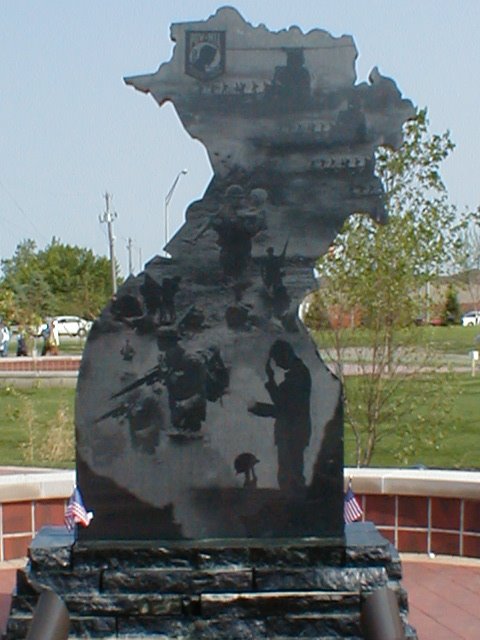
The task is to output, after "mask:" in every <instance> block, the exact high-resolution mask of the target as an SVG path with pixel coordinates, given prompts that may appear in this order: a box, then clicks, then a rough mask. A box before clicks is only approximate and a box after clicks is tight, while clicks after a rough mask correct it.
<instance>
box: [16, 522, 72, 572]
mask: <svg viewBox="0 0 480 640" xmlns="http://www.w3.org/2000/svg"><path fill="white" fill-rule="evenodd" d="M41 532H42V533H41V535H37V536H35V537H34V539H33V540H32V542H31V544H30V547H29V550H28V557H29V559H30V562H31V563H32V565H33V566H37V565H38V566H43V567H45V568H49V569H51V570H53V571H54V570H56V569H58V568H62V569H63V568H65V567H69V566H70V564H71V549H72V545H73V543H74V539H75V538H74V533H73V532H70V531H68V530H67V528H66V527H62V526H49V527H43V528H42V530H41Z"/></svg>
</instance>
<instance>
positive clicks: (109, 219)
mask: <svg viewBox="0 0 480 640" xmlns="http://www.w3.org/2000/svg"><path fill="white" fill-rule="evenodd" d="M104 198H105V211H104V213H103V216H99V220H100V222H106V223H107V229H108V246H109V248H110V266H111V270H112V291H113V295H115V294H116V293H117V265H116V262H115V236H114V235H113V221H114V220H115V219H116V217H117V214H116V212H115V211H110V201H111V199H112V196H111V195H110V194H109V193H105V195H104Z"/></svg>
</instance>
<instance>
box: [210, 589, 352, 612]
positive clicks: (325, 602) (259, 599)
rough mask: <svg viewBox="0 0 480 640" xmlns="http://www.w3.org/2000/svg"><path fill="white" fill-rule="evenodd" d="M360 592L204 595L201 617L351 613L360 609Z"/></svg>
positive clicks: (279, 592)
mask: <svg viewBox="0 0 480 640" xmlns="http://www.w3.org/2000/svg"><path fill="white" fill-rule="evenodd" d="M359 603H360V594H359V593H351V592H335V593H332V592H321V591H295V592H288V591H277V592H273V593H242V594H231V593H227V594H208V593H207V594H203V595H202V597H201V612H202V616H204V617H207V618H214V617H217V616H222V615H225V616H234V617H261V618H263V617H265V616H275V615H276V616H280V617H281V616H286V615H290V614H292V615H293V614H298V613H304V612H305V611H315V613H316V614H317V615H320V613H325V612H328V615H330V614H331V613H333V612H336V613H340V614H341V615H345V616H350V615H351V614H352V612H354V611H355V612H356V611H358V607H359Z"/></svg>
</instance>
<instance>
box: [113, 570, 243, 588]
mask: <svg viewBox="0 0 480 640" xmlns="http://www.w3.org/2000/svg"><path fill="white" fill-rule="evenodd" d="M252 587H253V570H252V569H240V568H237V569H233V568H232V570H231V571H225V570H224V569H217V570H212V571H201V570H200V571H198V570H197V571H192V569H191V568H186V569H177V570H172V569H133V570H132V569H130V570H128V571H126V572H125V571H123V572H122V571H110V570H106V571H104V573H103V575H102V591H103V592H112V593H118V592H130V593H136V592H139V593H151V592H161V593H184V594H191V593H215V592H236V591H249V590H251V589H252Z"/></svg>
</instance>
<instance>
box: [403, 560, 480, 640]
mask: <svg viewBox="0 0 480 640" xmlns="http://www.w3.org/2000/svg"><path fill="white" fill-rule="evenodd" d="M401 556H402V566H403V584H404V586H405V588H406V589H407V591H408V602H409V606H410V614H409V622H410V623H411V624H412V625H413V626H414V627H415V628H416V629H417V633H418V637H419V640H477V639H478V638H480V560H474V559H470V558H459V557H453V556H437V557H436V558H429V557H428V556H425V555H416V554H410V553H409V554H401Z"/></svg>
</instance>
